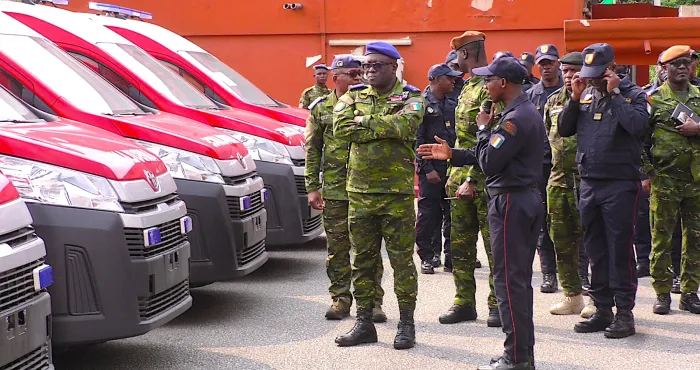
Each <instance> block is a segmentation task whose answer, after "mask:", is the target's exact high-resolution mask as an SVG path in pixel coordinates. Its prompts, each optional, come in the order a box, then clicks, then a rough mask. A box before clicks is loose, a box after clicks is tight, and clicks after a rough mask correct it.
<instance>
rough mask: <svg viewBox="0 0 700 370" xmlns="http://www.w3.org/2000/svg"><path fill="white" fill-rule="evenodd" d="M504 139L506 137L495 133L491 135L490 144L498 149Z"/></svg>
mask: <svg viewBox="0 0 700 370" xmlns="http://www.w3.org/2000/svg"><path fill="white" fill-rule="evenodd" d="M505 141H506V138H505V137H503V135H501V134H495V135H493V136H491V146H492V147H494V148H496V149H498V148H500V147H501V145H503V143H504V142H505Z"/></svg>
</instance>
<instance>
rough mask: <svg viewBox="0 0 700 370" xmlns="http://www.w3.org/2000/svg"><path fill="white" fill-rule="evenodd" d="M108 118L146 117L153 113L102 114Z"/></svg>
mask: <svg viewBox="0 0 700 370" xmlns="http://www.w3.org/2000/svg"><path fill="white" fill-rule="evenodd" d="M102 114H104V115H106V116H112V117H125V116H146V115H149V114H151V113H148V112H123V113H102Z"/></svg>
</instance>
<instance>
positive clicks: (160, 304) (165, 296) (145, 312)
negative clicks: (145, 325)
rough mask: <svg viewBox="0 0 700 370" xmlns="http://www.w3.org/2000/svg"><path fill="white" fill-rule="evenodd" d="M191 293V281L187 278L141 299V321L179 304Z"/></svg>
mask: <svg viewBox="0 0 700 370" xmlns="http://www.w3.org/2000/svg"><path fill="white" fill-rule="evenodd" d="M189 295H190V281H189V280H185V281H183V282H181V283H179V284H177V285H175V286H173V287H171V288H168V289H166V290H164V291H162V292H160V293H157V294H153V295H151V296H149V297H147V298H141V299H139V315H140V317H141V321H147V320H150V319H152V318H153V317H155V316H158V315H160V314H162V313H163V312H165V311H167V310H169V309H171V308H172V307H174V306H177V305H178V304H180V303H181V302H182V301H184V300H186V299H187V297H188V296H189Z"/></svg>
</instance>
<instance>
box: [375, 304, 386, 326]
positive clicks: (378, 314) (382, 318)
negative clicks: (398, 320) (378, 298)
mask: <svg viewBox="0 0 700 370" xmlns="http://www.w3.org/2000/svg"><path fill="white" fill-rule="evenodd" d="M372 321H374V322H378V323H381V322H386V314H385V313H384V311H383V310H382V306H381V305H378V304H375V305H374V308H373V309H372Z"/></svg>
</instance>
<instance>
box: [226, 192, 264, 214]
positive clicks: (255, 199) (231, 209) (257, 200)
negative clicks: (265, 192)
mask: <svg viewBox="0 0 700 370" xmlns="http://www.w3.org/2000/svg"><path fill="white" fill-rule="evenodd" d="M248 196H249V197H250V198H251V207H250V209H248V210H245V211H241V198H240V197H226V203H228V213H229V215H230V216H231V219H232V220H241V219H244V218H246V217H250V216H252V215H254V214H256V213H258V212H260V211H261V210H262V209H263V202H262V197H261V196H260V192H259V191H256V192H254V193H252V194H248Z"/></svg>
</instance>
